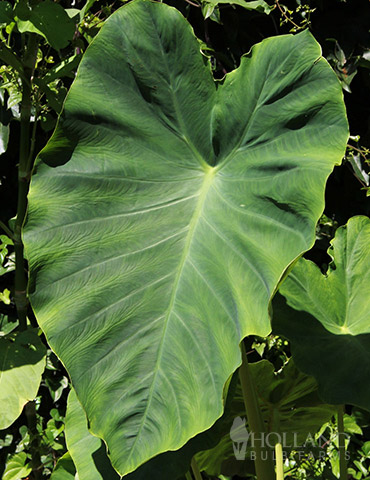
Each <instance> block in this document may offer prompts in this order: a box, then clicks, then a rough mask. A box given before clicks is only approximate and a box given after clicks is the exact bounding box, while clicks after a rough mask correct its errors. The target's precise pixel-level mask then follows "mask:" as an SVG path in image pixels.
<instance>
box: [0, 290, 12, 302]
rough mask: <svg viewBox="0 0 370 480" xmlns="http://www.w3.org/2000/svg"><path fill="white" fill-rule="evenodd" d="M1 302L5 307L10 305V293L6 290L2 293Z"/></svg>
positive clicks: (0, 294) (0, 295)
mask: <svg viewBox="0 0 370 480" xmlns="http://www.w3.org/2000/svg"><path fill="white" fill-rule="evenodd" d="M0 302H3V303H5V305H10V291H9V290H8V289H7V288H6V289H5V290H4V291H3V292H0Z"/></svg>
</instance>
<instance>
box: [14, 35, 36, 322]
mask: <svg viewBox="0 0 370 480" xmlns="http://www.w3.org/2000/svg"><path fill="white" fill-rule="evenodd" d="M37 48H38V39H37V36H36V35H34V34H30V35H29V38H28V44H27V51H26V54H25V57H24V67H23V71H24V76H25V79H23V77H22V102H21V131H20V148H19V165H18V203H17V216H16V219H15V226H14V251H15V289H14V290H15V291H14V300H15V305H16V307H17V313H18V318H19V328H20V330H25V329H26V328H27V308H28V299H27V273H26V265H25V260H24V248H23V242H22V227H23V223H24V219H25V216H26V210H27V193H28V188H29V183H30V176H31V170H30V165H29V164H30V162H29V154H30V119H31V106H32V105H31V95H32V86H31V83H32V75H33V71H34V68H35V64H36V57H37Z"/></svg>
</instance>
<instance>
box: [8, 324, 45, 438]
mask: <svg viewBox="0 0 370 480" xmlns="http://www.w3.org/2000/svg"><path fill="white" fill-rule="evenodd" d="M45 362H46V348H45V347H44V345H43V343H42V342H41V340H40V338H39V337H38V335H37V333H36V331H34V330H31V329H30V330H28V331H26V332H21V333H15V334H14V333H12V334H9V335H8V336H6V337H0V430H2V429H4V428H8V427H9V426H10V425H11V424H12V423H13V422H14V420H16V419H17V418H18V416H19V415H20V414H21V412H22V410H23V407H24V405H25V404H26V403H27V402H28V401H29V400H33V399H34V398H35V397H36V394H37V391H38V389H39V386H40V382H41V375H42V372H43V371H44V368H45Z"/></svg>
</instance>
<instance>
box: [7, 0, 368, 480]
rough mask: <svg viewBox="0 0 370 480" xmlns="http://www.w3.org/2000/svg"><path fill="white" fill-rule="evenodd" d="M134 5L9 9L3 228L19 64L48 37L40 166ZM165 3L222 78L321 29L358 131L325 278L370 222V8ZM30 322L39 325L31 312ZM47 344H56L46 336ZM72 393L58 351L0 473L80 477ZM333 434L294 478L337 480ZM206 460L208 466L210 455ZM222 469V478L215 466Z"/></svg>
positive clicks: (360, 462) (310, 0)
mask: <svg viewBox="0 0 370 480" xmlns="http://www.w3.org/2000/svg"><path fill="white" fill-rule="evenodd" d="M123 3H124V2H121V1H117V0H116V1H110V2H109V1H94V0H88V1H85V0H82V1H78V0H74V1H60V2H52V1H49V0H45V1H30V2H27V1H25V0H19V1H13V2H10V1H9V2H7V1H2V2H1V3H0V41H1V47H0V59H1V60H2V62H1V63H2V64H1V66H0V153H1V157H0V182H1V184H0V202H1V203H0V204H1V209H0V220H1V221H2V223H3V224H4V225H5V227H6V226H7V225H10V226H12V220H11V219H12V218H13V217H14V216H15V214H16V210H17V176H18V172H17V165H18V162H19V159H18V155H19V141H20V121H19V120H20V105H19V104H20V99H21V79H20V76H21V73H20V72H19V70H18V69H17V63H16V59H17V58H19V59H22V58H23V59H25V58H26V44H25V41H26V38H27V36H28V34H29V33H33V34H35V38H36V44H35V45H34V51H35V54H36V68H35V71H34V73H33V79H32V85H33V87H32V105H31V120H32V130H31V152H30V156H31V157H32V158H33V157H34V155H35V154H36V153H37V152H38V151H39V150H40V149H41V148H42V147H43V146H44V145H45V144H46V142H47V140H48V139H49V137H50V135H51V132H52V130H53V128H54V126H55V124H56V119H57V116H58V114H59V113H60V111H61V108H62V105H63V101H64V98H65V95H66V92H67V90H68V88H69V86H70V85H71V82H72V81H73V78H74V75H75V72H76V69H77V67H78V64H79V61H80V59H81V56H82V55H83V53H84V52H85V50H86V48H87V47H88V45H89V43H90V42H91V40H92V39H93V38H94V36H95V35H96V33H97V32H98V31H99V29H100V28H101V26H102V25H103V23H104V21H105V20H106V19H107V18H108V17H109V16H110V15H111V13H112V12H113V11H115V10H116V9H117V8H119V7H120V6H121V5H122V4H123ZM165 3H168V4H169V5H172V6H175V7H176V8H177V9H179V10H180V11H181V12H182V13H183V15H184V16H185V17H186V18H187V19H188V20H189V22H190V23H191V25H192V26H193V28H194V31H195V34H196V35H197V37H198V38H199V39H200V40H201V48H202V51H203V54H204V55H205V56H207V57H208V58H209V59H210V62H211V64H212V69H213V73H214V76H215V78H222V77H223V76H224V75H225V73H227V72H229V71H231V70H233V69H235V68H236V67H237V66H238V65H239V60H240V56H241V55H242V54H243V53H245V52H247V51H248V50H249V49H250V48H251V46H252V45H254V44H255V43H257V42H259V41H261V40H262V39H263V38H266V37H269V36H275V35H279V34H282V33H288V32H294V33H296V32H299V31H301V30H303V29H305V28H309V29H310V30H311V32H312V33H313V35H314V36H315V38H316V39H317V40H318V41H319V43H320V44H321V47H322V50H323V55H324V56H325V57H326V58H327V60H328V61H329V62H330V64H331V65H332V67H333V68H334V70H335V72H336V74H337V76H338V78H339V80H340V82H341V84H342V87H343V90H344V96H345V102H346V107H347V114H348V119H349V124H350V131H351V138H350V141H349V145H348V149H347V154H346V157H345V158H344V160H343V163H342V165H341V166H339V167H336V168H335V170H334V172H333V174H332V175H331V176H330V178H329V181H328V184H327V189H326V205H325V211H324V215H323V216H322V218H321V220H320V222H319V224H318V226H317V237H316V243H315V245H314V247H313V248H312V249H311V250H310V251H309V252H308V253H307V254H305V257H306V258H308V259H311V260H313V261H314V262H315V263H316V264H317V265H318V266H319V267H320V268H321V270H322V271H325V270H326V268H327V265H328V263H329V261H330V257H329V256H328V254H327V250H328V247H329V242H330V240H331V239H332V238H333V237H334V234H335V232H336V230H337V228H338V227H339V226H341V225H344V224H346V222H347V221H348V219H349V218H350V217H352V216H354V215H365V216H369V215H370V198H369V191H370V190H369V171H370V168H369V166H370V163H369V158H370V156H369V149H370V103H369V101H368V99H369V96H370V91H369V90H370V76H369V68H370V32H369V25H370V4H369V2H367V1H365V0H347V1H340V0H305V1H304V0H302V1H300V0H291V1H287V0H282V1H281V2H279V1H278V0H275V2H273V1H272V0H268V1H267V2H264V1H257V2H246V1H243V0H238V1H234V2H232V1H230V2H226V1H216V0H208V1H203V0H202V1H200V0H199V1H198V0H186V1H185V0H172V1H170V0H169V1H166V2H165ZM252 4H253V5H252ZM9 52H12V53H13V54H15V56H14V55H13V56H11V55H10V53H9ZM93 101H94V99H93V98H92V99H91V102H93ZM2 233H3V235H1V236H0V240H1V245H0V261H1V265H0V330H1V331H0V335H2V336H4V335H8V334H9V333H11V332H12V331H13V330H14V329H15V328H16V326H17V313H16V308H15V303H14V300H15V299H14V246H13V242H12V240H11V239H10V238H9V236H8V235H6V233H7V232H6V231H4V232H2ZM363 293H364V294H366V292H363ZM29 316H30V318H31V319H33V324H34V326H35V327H36V326H37V325H36V321H35V319H34V317H32V312H31V311H29ZM0 340H1V338H0ZM42 340H43V341H44V344H45V346H47V344H46V342H45V339H42ZM248 342H249V345H248V346H249V347H250V349H249V350H250V351H251V352H252V353H251V354H250V358H251V361H252V362H253V361H257V360H260V359H261V357H263V358H264V359H268V360H270V361H272V363H273V364H274V365H275V369H276V370H278V369H279V368H280V367H281V366H282V364H283V363H285V361H286V359H287V358H288V357H290V347H289V345H288V344H287V342H284V340H282V339H281V338H279V337H274V336H270V337H269V338H267V339H259V338H256V339H249V340H248ZM0 348H2V347H1V346H0ZM343 354H345V352H343ZM68 392H69V380H68V376H67V374H66V372H65V371H64V369H63V366H62V365H61V363H60V362H59V360H58V359H57V357H56V356H55V355H54V354H53V353H52V352H51V350H50V349H49V350H48V352H47V357H46V369H45V371H44V373H43V378H42V382H41V386H40V389H39V391H38V394H37V397H36V400H35V401H34V402H29V403H28V404H27V405H26V407H25V408H24V410H23V413H22V414H21V416H20V417H19V418H18V419H17V420H16V421H15V422H14V423H12V425H11V426H10V427H9V428H6V429H3V430H0V475H2V476H3V478H4V479H5V480H15V479H20V478H26V477H29V478H33V479H36V478H49V477H50V475H51V474H52V472H53V471H54V473H53V477H52V478H54V479H56V478H58V476H57V475H58V472H59V473H60V472H61V471H63V475H66V472H69V473H70V475H71V478H73V476H74V467H73V465H71V461H70V459H69V457H68V453H66V452H67V447H66V442H65V437H64V429H65V420H64V419H65V413H66V399H67V396H68ZM346 413H347V416H346V417H345V419H346V425H345V428H346V431H347V432H348V433H350V434H351V441H350V443H349V445H348V449H349V452H350V454H351V455H350V464H349V467H350V473H351V475H352V478H356V479H366V478H370V473H369V472H370V467H369V452H370V416H369V414H368V413H366V411H365V410H362V409H360V408H358V407H348V408H347V411H346ZM228 428H230V427H228ZM221 430H222V429H221ZM321 433H323V434H324V436H325V437H326V438H330V439H332V441H330V442H328V444H327V445H326V446H325V448H326V449H327V455H326V456H325V457H324V458H323V459H322V460H320V461H314V460H312V459H310V458H303V459H302V458H299V459H298V457H294V454H293V455H292V456H291V457H290V464H289V469H288V473H289V474H290V476H291V477H292V478H297V479H301V478H302V479H304V478H322V477H325V478H328V479H330V478H336V477H335V475H336V474H337V473H338V465H337V457H336V456H335V455H334V454H333V449H334V451H335V429H334V427H333V425H332V423H331V421H330V420H328V422H326V423H325V424H324V425H323V426H322V429H321ZM210 446H211V445H210ZM208 448H210V447H208ZM203 461H204V462H205V465H207V462H209V457H208V459H206V460H204V459H203ZM228 471H229V472H230V475H234V478H235V479H236V478H240V476H239V477H237V476H236V475H237V474H239V475H242V477H241V478H250V477H247V475H248V472H246V471H243V472H241V471H236V470H235V468H234V467H233V466H232V465H230V464H228ZM210 472H211V473H217V472H216V470H212V469H210ZM63 478H67V477H65V476H64V477H63ZM109 478H110V477H109ZM112 478H113V477H112ZM211 478H212V477H211ZM220 478H221V477H220Z"/></svg>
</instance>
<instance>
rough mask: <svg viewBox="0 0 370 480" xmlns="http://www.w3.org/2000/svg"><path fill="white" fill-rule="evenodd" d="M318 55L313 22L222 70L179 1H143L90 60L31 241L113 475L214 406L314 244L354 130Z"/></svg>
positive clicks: (48, 165) (54, 326)
mask: <svg viewBox="0 0 370 480" xmlns="http://www.w3.org/2000/svg"><path fill="white" fill-rule="evenodd" d="M138 32H141V33H140V34H138ZM320 55H321V52H320V47H319V45H318V44H317V43H316V41H315V40H314V38H313V37H312V36H311V34H310V33H309V32H303V33H301V34H299V35H296V36H291V35H286V36H281V37H276V38H272V39H266V40H265V41H263V42H262V43H260V44H258V45H256V46H255V47H254V48H253V50H252V51H251V53H249V54H248V55H246V56H245V57H243V59H242V61H241V65H240V67H239V68H238V69H237V70H235V71H234V72H232V73H230V74H228V75H227V76H226V77H225V79H224V80H223V81H222V82H215V81H214V80H213V77H212V73H211V69H210V65H209V64H208V63H207V61H206V59H205V58H204V57H203V56H202V55H201V53H200V51H199V43H198V41H197V39H196V38H195V37H194V34H193V32H192V29H191V27H190V25H189V24H188V23H187V21H186V20H185V19H184V18H183V17H182V16H181V14H180V13H179V12H178V11H177V10H175V9H173V8H170V7H168V6H166V5H164V4H161V3H156V2H146V1H136V2H131V3H129V4H127V5H126V6H124V7H123V8H122V9H120V10H118V11H117V12H116V13H114V14H113V15H112V16H111V17H110V18H109V19H108V21H107V22H106V24H105V25H104V26H103V28H102V30H101V32H100V34H99V35H98V36H97V37H96V39H95V40H94V42H93V43H92V45H91V46H90V47H89V49H88V51H87V53H86V55H85V56H84V58H83V60H82V64H81V66H80V69H79V72H78V75H77V79H76V81H75V82H74V84H73V86H72V88H71V90H70V93H69V95H68V97H67V100H66V103H65V109H64V112H63V113H62V115H61V119H60V121H59V125H58V128H57V130H56V132H55V133H54V135H53V137H52V139H51V141H50V143H49V144H48V145H47V147H46V148H45V149H44V150H43V151H42V152H41V154H40V157H39V161H38V164H37V167H36V174H35V175H34V177H33V180H32V185H31V192H30V197H29V216H28V222H27V226H26V230H25V235H24V241H25V245H26V250H27V255H28V259H29V263H30V268H31V278H32V284H33V287H32V288H33V289H34V292H33V294H32V297H31V301H32V305H33V307H34V309H35V312H36V316H37V319H38V321H39V323H40V325H41V327H42V328H43V330H44V331H45V334H46V336H47V338H48V341H49V343H50V345H51V347H52V348H53V350H54V351H55V352H56V353H57V355H58V356H59V357H60V358H61V360H62V361H63V363H64V365H65V366H66V368H67V370H68V372H69V374H70V376H71V379H72V383H73V385H74V387H75V389H76V392H77V396H78V397H79V399H80V401H81V403H82V405H83V407H84V409H85V411H86V413H87V416H88V419H89V422H90V428H91V431H92V433H93V434H95V435H96V436H99V437H101V438H103V439H104V440H105V441H106V442H107V445H108V449H109V452H110V456H111V459H112V463H113V466H114V467H115V468H116V469H117V470H118V471H119V472H120V473H121V474H126V473H129V472H131V471H133V470H135V469H136V468H137V467H138V466H139V465H140V464H142V463H143V462H145V461H147V460H148V459H149V458H151V457H154V456H155V455H157V454H159V453H161V452H164V451H167V450H175V449H178V448H180V447H181V446H182V445H183V444H184V443H185V442H186V441H187V440H188V439H189V438H190V437H192V436H194V435H196V434H197V433H199V432H201V431H204V430H206V429H207V428H209V427H210V426H211V425H212V424H213V423H214V422H215V420H216V419H217V418H218V417H220V416H221V414H222V411H223V388H224V384H225V382H226V380H227V379H228V378H229V377H230V375H231V373H232V372H233V371H235V369H236V368H237V367H238V365H239V364H240V363H241V358H240V352H239V348H238V345H239V342H240V340H241V339H242V338H243V337H245V336H246V335H248V334H258V335H261V336H264V335H266V334H268V333H269V331H270V321H269V316H268V305H269V302H270V298H271V296H272V294H273V292H274V290H275V288H276V286H277V284H278V282H279V280H280V278H281V276H282V275H283V272H284V271H285V269H286V268H287V266H288V265H289V264H290V263H291V262H292V261H293V260H294V259H295V258H296V257H297V256H298V255H300V254H301V253H302V252H303V251H305V250H306V249H308V248H309V247H310V246H311V245H312V243H313V240H314V229H315V224H316V221H317V220H318V218H319V216H320V214H321V212H322V209H323V197H324V185H325V182H326V179H327V177H328V175H329V173H330V172H331V170H332V168H333V166H334V164H336V163H338V162H339V161H340V159H341V157H342V155H343V153H344V149H345V145H346V141H347V136H348V131H347V121H346V118H345V110H344V105H343V100H342V93H341V89H340V85H339V83H338V81H337V79H336V77H335V75H334V73H333V72H332V70H331V69H330V67H329V65H328V64H327V62H326V61H325V60H324V59H323V58H321V56H320Z"/></svg>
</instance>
